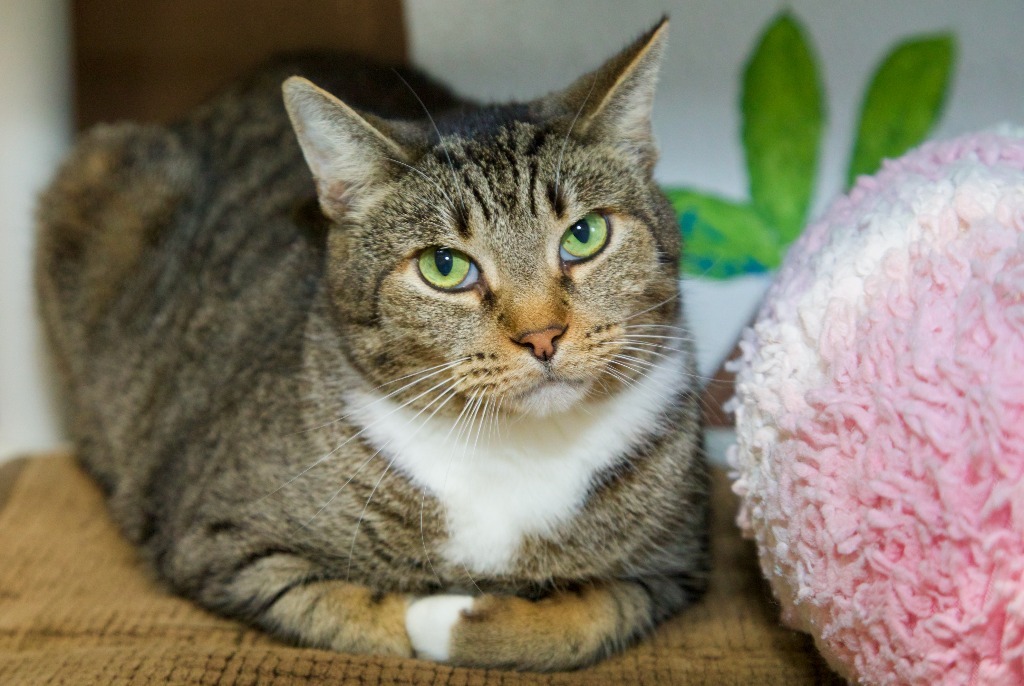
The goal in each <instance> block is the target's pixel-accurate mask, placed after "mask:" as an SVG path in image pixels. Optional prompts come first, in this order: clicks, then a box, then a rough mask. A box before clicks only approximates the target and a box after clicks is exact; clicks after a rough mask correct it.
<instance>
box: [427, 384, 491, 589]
mask: <svg viewBox="0 0 1024 686" xmlns="http://www.w3.org/2000/svg"><path fill="white" fill-rule="evenodd" d="M460 381H462V379H460ZM479 392H480V391H479V389H475V390H473V391H471V393H470V397H469V398H467V399H466V400H465V402H464V403H463V406H462V411H461V412H460V413H459V416H458V417H456V418H455V421H454V422H453V423H452V426H451V428H449V431H447V433H446V434H444V438H443V442H445V443H446V442H447V440H449V438H450V437H451V436H452V432H453V431H455V429H456V427H458V426H459V425H460V424H461V423H462V421H463V418H464V417H465V416H466V413H467V412H468V411H469V409H470V406H471V404H472V402H473V400H474V399H475V398H476V395H477V394H478V393H479ZM460 433H461V430H460ZM457 440H458V437H457ZM451 468H452V463H451V461H450V462H449V466H447V470H451ZM447 470H445V472H444V479H443V482H442V486H441V490H442V491H443V489H444V485H445V484H446V483H447ZM426 499H427V491H426V489H421V490H420V544H421V545H422V546H423V555H424V557H425V558H426V560H427V564H428V565H429V566H430V570H431V571H433V572H434V576H435V577H437V582H438V583H440V576H439V575H438V574H437V572H436V570H434V566H433V563H432V562H431V561H430V553H429V552H428V551H427V539H426V532H425V531H424V528H423V509H424V507H425V506H426ZM438 502H440V501H438ZM445 518H446V514H445Z"/></svg>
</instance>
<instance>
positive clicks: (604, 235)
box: [558, 212, 608, 262]
mask: <svg viewBox="0 0 1024 686" xmlns="http://www.w3.org/2000/svg"><path fill="white" fill-rule="evenodd" d="M607 242H608V220H607V219H605V217H604V215H603V214H599V213H597V212H591V213H590V214H588V215H587V216H585V217H583V219H580V220H579V221H578V222H576V223H575V224H573V225H572V226H570V227H569V228H568V229H566V230H565V233H564V234H562V247H561V248H560V249H559V251H558V253H559V255H561V257H562V260H563V261H565V262H579V261H581V260H585V259H587V258H588V257H593V256H594V255H596V254H597V253H599V252H600V251H601V248H603V247H604V244H605V243H607Z"/></svg>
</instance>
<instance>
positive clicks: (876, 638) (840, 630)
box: [730, 130, 1024, 686]
mask: <svg viewBox="0 0 1024 686" xmlns="http://www.w3.org/2000/svg"><path fill="white" fill-rule="evenodd" d="M742 350H743V356H742V360H741V362H740V370H739V375H738V379H737V387H736V395H737V397H736V399H735V401H734V409H735V411H736V420H737V444H736V446H734V447H733V449H732V452H731V455H730V461H731V464H732V467H733V469H734V470H735V477H736V481H735V485H734V489H735V490H736V492H737V493H738V494H739V495H740V496H741V497H742V507H741V510H740V514H739V523H740V526H741V527H742V528H743V530H744V532H745V533H746V534H747V535H748V536H750V537H752V538H754V539H755V540H756V542H757V546H758V551H759V555H760V561H761V567H762V570H763V571H764V573H765V575H766V576H767V577H768V579H769V580H770V582H771V584H772V587H773V589H774V592H775V594H776V596H777V597H778V599H779V601H780V602H781V604H782V609H783V619H784V621H786V622H787V623H788V624H790V625H792V626H793V627H795V628H798V629H801V630H803V631H806V632H808V633H809V634H811V635H812V636H813V637H814V639H815V642H816V643H817V646H818V648H819V649H820V650H821V652H822V653H823V654H824V655H825V657H826V658H827V659H828V660H829V662H830V663H831V664H832V666H833V667H834V668H835V669H836V670H837V671H838V672H839V673H841V674H843V675H844V676H846V677H847V678H848V679H850V680H851V681H857V682H861V683H868V684H929V685H934V684H950V685H954V684H955V685H956V686H965V685H971V684H976V685H979V686H980V685H984V686H1001V685H1006V686H1010V685H1014V686H1020V685H1021V684H1024V130H1005V131H1001V132H988V133H981V134H977V135H972V136H967V137H962V138H958V139H955V140H951V141H947V142H941V143H930V144H927V145H924V146H922V147H920V148H918V149H917V150H915V151H913V152H911V153H910V154H908V155H906V156H905V157H903V158H901V159H899V160H896V161H892V162H888V163H886V164H885V166H884V167H883V169H882V170H881V171H880V172H879V173H878V174H876V175H875V176H873V177H864V178H861V179H860V180H859V181H858V183H857V185H856V187H855V188H854V189H853V190H852V191H851V192H850V193H849V195H848V196H847V197H843V198H840V199H839V200H838V201H836V202H835V203H834V204H833V205H832V207H831V208H830V209H829V210H828V211H827V212H826V214H825V215H824V217H823V218H822V219H821V220H820V221H818V222H817V223H815V224H814V225H812V226H810V227H809V228H808V230H807V232H806V233H805V235H804V236H803V237H802V238H801V239H800V240H799V241H798V243H797V244H796V245H794V247H793V249H792V250H791V251H790V254H789V256H788V258H787V260H786V262H785V264H784V266H783V268H782V269H781V271H780V273H779V276H778V280H777V282H776V283H775V284H774V286H773V287H772V289H771V290H770V292H769V294H768V296H767V299H766V301H765V304H764V306H763V308H762V310H761V312H760V314H759V316H758V319H757V322H756V324H755V325H754V326H753V327H752V328H751V329H749V330H748V331H747V332H746V334H745V339H744V341H743V343H742Z"/></svg>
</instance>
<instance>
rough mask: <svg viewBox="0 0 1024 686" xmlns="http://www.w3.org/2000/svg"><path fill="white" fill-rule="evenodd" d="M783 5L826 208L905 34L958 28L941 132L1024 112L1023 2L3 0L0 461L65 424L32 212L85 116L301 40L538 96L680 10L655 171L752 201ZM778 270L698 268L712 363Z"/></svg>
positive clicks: (148, 105) (465, 90)
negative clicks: (755, 85)
mask: <svg viewBox="0 0 1024 686" xmlns="http://www.w3.org/2000/svg"><path fill="white" fill-rule="evenodd" d="M782 10H788V11H790V12H791V13H792V15H793V16H794V17H795V18H796V20H797V21H798V22H799V23H800V24H801V25H802V26H803V28H804V30H805V32H806V36H807V38H808V39H809V41H810V43H811V46H812V49H813V52H814V53H815V56H816V58H817V61H818V66H819V69H820V75H821V80H822V83H823V86H824V88H825V93H826V101H825V109H826V115H827V120H826V129H825V139H824V143H823V147H822V154H821V158H820V162H819V179H818V183H817V186H816V191H815V200H814V203H813V209H812V213H811V214H812V216H813V215H814V214H817V212H819V211H820V210H821V209H822V208H823V206H824V205H825V204H826V203H827V202H828V200H829V199H830V198H832V197H834V195H835V194H836V193H837V192H839V190H840V188H841V187H842V184H843V174H844V171H845V169H846V164H847V161H848V157H849V153H850V147H851V141H852V139H853V130H854V128H855V125H856V120H857V116H858V110H859V107H860V99H861V97H862V96H863V93H864V90H865V87H866V84H867V82H868V79H869V78H870V76H871V73H872V71H873V70H874V68H875V67H876V66H877V64H878V62H879V60H880V59H881V58H882V56H883V55H884V54H885V53H886V52H887V51H888V50H889V49H890V48H891V47H892V46H893V45H894V44H895V43H896V42H898V41H900V40H902V39H905V38H907V37H910V36H913V35H919V34H929V33H934V32H948V33H951V34H952V35H953V36H954V37H955V39H956V43H957V61H956V63H955V71H954V73H953V78H952V84H951V90H950V91H949V95H948V98H947V101H946V107H945V110H944V113H943V115H942V117H941V118H940V120H939V122H938V126H937V127H936V129H935V130H934V132H933V134H932V137H938V138H943V137H949V136H952V135H956V134H958V133H962V132H966V131H969V130H973V129H980V128H987V127H990V126H993V125H995V124H998V123H1001V122H1015V123H1018V124H1024V48H1022V47H1021V43H1020V30H1021V27H1022V26H1024V3H1022V2H1021V1H1020V0H986V2H980V3H969V2H963V1H962V0H900V1H899V2H892V1H891V0H863V1H861V2H857V3H835V2H824V1H822V0H789V1H788V2H771V1H766V0H730V1H729V2H721V0H689V1H686V0H674V1H669V0H661V1H658V0H631V1H630V2H628V3H626V2H620V1H616V0H564V1H561V2H551V1H550V0H516V1H514V2H513V1H509V0H405V2H402V1H401V0H303V1H302V2H285V1H284V0H245V1H242V0H217V1H216V2H209V1H208V0H77V1H69V0H32V1H31V2H29V1H25V0H0V334H2V335H0V460H3V459H7V458H10V457H13V456H14V455H15V454H17V453H20V452H23V451H28V450H40V449H47V448H52V447H54V446H55V445H57V444H58V443H59V442H60V441H61V439H62V434H61V430H60V427H59V421H58V420H57V415H56V412H55V411H54V407H55V403H54V402H53V398H52V392H51V382H50V377H49V374H48V371H47V368H46V364H45V361H44V360H45V355H44V354H43V350H42V347H41V343H40V339H39V334H38V328H37V323H36V318H35V310H34V304H33V302H32V289H31V251H32V244H33V237H32V213H33V204H34V202H35V197H36V195H37V193H38V191H39V190H40V188H41V187H42V186H43V185H44V184H45V183H46V181H47V179H48V178H49V177H50V175H51V174H52V173H53V170H54V168H55V166H56V164H57V163H58V162H59V160H60V159H61V157H62V156H63V155H64V154H65V152H66V151H67V149H68V146H69V145H70V144H71V142H72V141H73V140H74V136H75V133H76V132H77V131H80V130H82V129H83V128H86V127H88V126H90V125H92V124H94V123H96V122H101V121H113V120H117V119H125V118H129V119H138V120H146V121H166V120H169V119H171V118H173V117H174V116H176V115H177V114H179V113H180V112H182V111H184V110H185V109H187V108H188V107H189V106H191V105H194V104H196V103H197V102H199V101H201V100H202V99H203V98H204V97H205V96H206V95H208V94H209V93H210V92H211V91H213V90H215V89H216V87H217V86H218V85H220V84H222V83H224V82H226V81H228V80H230V79H231V78H232V76H233V75H235V74H237V73H238V72H240V71H241V70H243V69H245V68H247V67H249V66H251V65H252V64H254V63H256V62H258V61H259V60H261V59H263V58H264V57H265V56H267V55H269V54H271V53H273V52H276V51H280V50H287V49H300V48H335V49H344V50H352V51H357V52H360V53H363V54H367V55H372V56H375V57H377V58H379V59H382V60H385V61H388V62H392V63H398V62H404V63H412V64H415V65H417V66H420V67H422V68H423V69H425V70H427V71H428V72H430V73H432V74H433V75H435V76H437V77H439V78H440V79H442V80H443V81H446V82H447V83H448V84H450V85H451V86H452V87H454V88H455V90H456V91H458V92H459V93H460V94H462V95H464V96H467V97H471V98H477V99H482V100H506V99H527V98H532V97H534V96H537V95H541V94H543V93H545V92H548V91H551V90H554V89H556V88H560V87H562V86H564V85H566V84H568V83H569V82H570V81H572V80H573V79H574V78H576V77H577V76H579V75H580V74H582V73H584V72H585V71H587V70H590V69H592V68H594V67H596V66H597V65H598V64H600V63H601V61H602V60H603V59H605V58H606V57H608V56H610V55H611V54H612V53H614V52H615V51H616V50H618V49H619V48H621V47H622V46H623V45H624V44H625V43H627V42H628V41H629V40H631V39H632V38H634V37H635V36H636V35H637V34H638V33H640V32H641V31H643V30H645V29H647V28H648V27H650V26H651V25H652V24H653V23H654V22H655V21H657V19H658V18H659V17H660V16H661V15H662V14H668V15H669V16H670V17H671V20H672V27H671V33H670V41H669V51H668V54H667V57H666V61H665V63H664V65H663V69H662V79H661V85H660V88H659V92H658V97H657V101H656V106H655V114H654V129H655V134H656V136H657V138H658V140H659V143H660V145H661V151H662V157H661V161H660V163H659V166H658V169H657V176H658V179H659V180H660V181H661V182H663V183H665V184H668V185H685V186H688V187H693V188H698V189H702V190H706V191H710V192H713V193H715V194H717V195H720V196H724V197H726V198H744V197H746V196H747V192H748V189H747V182H748V180H747V178H746V173H745V166H744V158H743V149H742V146H741V142H740V136H739V128H740V110H739V105H738V101H739V92H740V77H741V74H742V70H743V65H744V64H745V62H746V60H747V58H748V57H749V55H750V53H751V50H752V48H753V46H754V45H755V43H756V42H757V40H758V37H759V36H760V35H761V33H762V31H763V30H764V28H765V27H766V25H767V24H768V23H769V22H770V21H771V20H772V18H773V17H774V16H775V15H776V14H777V13H778V12H780V11H782ZM769 279H770V274H767V275H765V274H762V275H753V276H744V277H740V278H734V279H730V280H728V281H712V280H709V279H700V278H687V279H685V280H684V288H685V289H686V291H687V296H688V307H689V310H690V319H691V325H692V328H693V330H694V331H695V333H696V336H697V339H698V353H699V362H700V366H701V370H702V373H704V374H710V373H712V372H713V371H714V369H715V368H716V367H717V365H718V362H719V361H720V359H721V357H722V356H723V355H725V354H726V353H727V352H728V350H729V349H730V348H731V345H732V342H733V341H734V339H735V337H736V335H737V333H738V332H739V330H740V329H741V328H742V326H743V325H744V324H745V323H746V322H747V320H748V319H749V317H750V315H751V313H752V312H753V310H754V308H755V307H756V304H757V301H758V299H759V298H760V296H761V294H762V293H763V292H764V289H765V288H766V285H767V283H768V281H769Z"/></svg>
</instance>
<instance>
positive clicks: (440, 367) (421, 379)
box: [295, 355, 470, 433]
mask: <svg viewBox="0 0 1024 686" xmlns="http://www.w3.org/2000/svg"><path fill="white" fill-rule="evenodd" d="M468 359H470V358H469V356H468V355H467V356H466V357H461V358H459V359H457V360H452V361H451V362H445V363H444V364H439V365H436V366H433V367H428V368H427V369H421V370H419V371H416V372H412V373H411V374H406V375H404V376H400V377H398V378H397V379H392V380H391V381H386V382H384V383H382V384H380V385H378V386H375V387H374V388H372V389H370V391H371V392H373V391H375V390H378V389H380V388H384V387H385V386H390V385H391V384H393V383H397V382H399V381H401V380H403V379H408V378H409V377H412V376H416V375H421V376H420V377H419V378H417V379H414V380H413V381H410V382H409V383H407V384H405V385H404V386H402V387H401V388H398V389H396V390H394V391H391V392H390V393H388V394H387V395H384V396H382V397H380V398H377V399H376V400H373V401H371V402H369V403H367V404H366V405H363V406H362V407H360V408H359V409H357V410H350V411H349V412H346V413H345V414H343V415H342V416H340V417H338V418H336V419H332V420H331V421H329V422H324V423H323V424H320V425H319V426H314V427H310V428H307V429H299V430H298V431H296V432H295V433H305V432H308V431H317V430H319V429H324V428H326V427H328V426H331V425H333V424H337V423H339V422H342V421H344V420H346V419H348V418H349V417H351V416H352V415H354V414H356V413H359V412H363V411H365V410H367V409H369V408H371V407H373V406H374V405H376V404H378V403H381V402H384V401H385V400H388V399H390V398H392V397H394V396H395V395H397V394H399V393H401V392H402V391H404V390H406V389H409V388H411V387H413V386H415V385H417V384H419V383H422V382H424V381H426V380H427V379H430V378H432V377H435V376H437V375H438V374H441V373H444V372H445V371H447V370H449V369H451V368H452V367H456V366H458V365H460V364H462V363H463V362H465V361H466V360H468ZM435 370H436V371H435ZM427 372H432V373H429V374H428V373H427Z"/></svg>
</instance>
